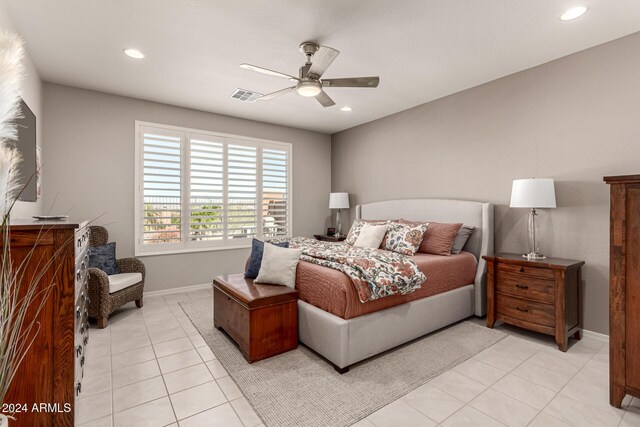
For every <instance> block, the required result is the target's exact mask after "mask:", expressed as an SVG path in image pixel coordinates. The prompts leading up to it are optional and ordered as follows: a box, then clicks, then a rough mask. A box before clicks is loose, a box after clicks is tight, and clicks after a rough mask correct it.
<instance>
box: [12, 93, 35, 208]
mask: <svg viewBox="0 0 640 427" xmlns="http://www.w3.org/2000/svg"><path fill="white" fill-rule="evenodd" d="M20 110H21V114H20V117H19V118H18V119H16V121H15V123H16V126H17V128H18V140H17V141H11V143H12V144H13V145H14V146H15V147H16V149H17V150H18V151H19V152H20V154H21V156H22V162H21V163H20V179H21V182H22V185H23V186H25V185H26V187H25V188H24V190H23V191H22V194H20V197H19V200H22V201H25V202H35V201H37V200H38V178H39V177H38V176H36V171H37V163H38V159H37V153H36V152H37V148H36V116H35V115H34V114H33V111H31V109H30V108H29V106H28V105H27V104H26V103H25V102H24V100H21V101H20Z"/></svg>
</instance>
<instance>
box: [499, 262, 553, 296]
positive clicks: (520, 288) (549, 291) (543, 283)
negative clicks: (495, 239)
mask: <svg viewBox="0 0 640 427" xmlns="http://www.w3.org/2000/svg"><path fill="white" fill-rule="evenodd" d="M500 265H502V264H500ZM496 276H497V277H496V292H499V293H502V294H507V295H511V296H514V297H518V298H525V299H531V300H535V301H541V302H546V303H551V304H553V302H554V301H555V281H553V280H550V279H541V278H539V277H534V276H531V277H523V276H522V275H520V274H515V273H507V272H504V271H501V270H500V269H499V270H498V273H497V275H496ZM523 278H524V279H525V280H523Z"/></svg>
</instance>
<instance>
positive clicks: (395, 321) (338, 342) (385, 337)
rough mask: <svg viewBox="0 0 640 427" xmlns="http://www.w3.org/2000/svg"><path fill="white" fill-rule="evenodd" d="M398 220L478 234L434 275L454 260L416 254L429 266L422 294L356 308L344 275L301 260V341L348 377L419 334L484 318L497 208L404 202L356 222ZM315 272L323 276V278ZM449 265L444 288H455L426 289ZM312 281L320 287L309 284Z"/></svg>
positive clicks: (379, 207)
mask: <svg viewBox="0 0 640 427" xmlns="http://www.w3.org/2000/svg"><path fill="white" fill-rule="evenodd" d="M397 218H403V219H406V220H410V221H436V222H449V223H451V222H462V223H464V224H465V225H469V226H473V227H475V231H474V233H473V234H472V235H471V237H470V238H469V240H468V241H467V243H466V245H465V247H464V250H463V252H462V253H461V254H460V255H453V256H452V257H456V258H452V259H449V260H441V261H444V264H443V265H445V266H446V267H442V268H441V270H442V271H439V272H438V271H436V270H437V265H436V264H437V263H438V262H440V260H438V258H440V259H442V258H449V257H441V256H438V255H427V254H417V255H416V256H415V257H414V261H416V263H417V264H418V265H419V266H420V263H424V265H425V266H426V267H425V268H427V269H430V271H427V272H426V275H427V282H425V285H424V286H423V287H422V288H421V289H419V290H417V291H416V292H414V293H413V294H407V295H402V296H390V297H385V298H381V299H380V300H376V301H369V302H367V303H359V301H358V302H357V303H356V302H354V301H356V300H355V299H354V298H355V296H349V295H348V293H349V290H348V288H345V287H344V286H343V285H341V284H340V281H344V280H345V279H346V280H349V279H348V277H347V276H346V275H344V273H341V272H339V271H335V270H330V269H327V268H325V267H320V266H315V265H311V264H309V265H306V264H307V263H301V265H300V266H299V269H300V271H299V274H298V279H297V284H296V288H297V289H298V292H299V293H300V294H301V298H300V299H299V300H298V329H299V330H298V334H299V340H300V342H302V343H303V344H305V345H306V346H307V347H310V348H311V349H313V350H314V351H316V352H317V353H319V354H320V355H322V356H323V357H324V358H326V359H327V360H328V361H330V362H331V363H332V364H333V365H334V367H335V368H336V370H337V371H338V372H340V373H345V372H347V371H348V369H349V366H351V365H353V364H355V363H357V362H360V361H362V360H364V359H367V358H369V357H371V356H374V355H376V354H379V353H381V352H383V351H386V350H389V349H391V348H393V347H396V346H398V345H401V344H404V343H406V342H408V341H411V340H413V339H416V338H418V337H421V336H422V335H425V334H428V333H430V332H433V331H435V330H437V329H440V328H442V327H445V326H447V325H450V324H452V323H455V322H457V321H460V320H462V319H465V318H467V317H470V316H473V315H476V316H483V315H484V314H485V285H486V272H485V270H486V263H485V261H484V260H483V259H482V256H483V255H492V254H493V205H492V204H490V203H482V202H475V201H464V200H446V199H405V200H391V201H383V202H376V203H369V204H365V205H359V206H357V207H356V219H397ZM456 263H457V264H456ZM434 265H436V267H434ZM456 266H457V267H456ZM317 268H321V269H324V270H325V271H324V272H323V273H322V274H318V270H317ZM449 268H454V269H456V270H455V271H453V270H452V271H451V272H450V273H449V274H450V275H453V276H455V280H446V281H442V283H445V282H446V283H455V286H451V289H433V287H430V286H429V284H430V282H429V278H430V277H434V278H436V277H439V276H440V275H442V274H445V275H446V274H447V269H449ZM470 269H474V270H472V271H469V270H470ZM432 272H433V274H432ZM309 275H311V276H312V277H309ZM314 281H315V282H318V281H322V282H323V283H321V286H309V283H315V282H314ZM460 281H462V282H460ZM464 282H468V283H464ZM316 285H317V283H316ZM331 292H334V293H346V294H345V295H338V296H337V297H336V295H333V296H332V297H331V298H328V295H327V293H331ZM329 301H330V302H329ZM323 304H324V305H323Z"/></svg>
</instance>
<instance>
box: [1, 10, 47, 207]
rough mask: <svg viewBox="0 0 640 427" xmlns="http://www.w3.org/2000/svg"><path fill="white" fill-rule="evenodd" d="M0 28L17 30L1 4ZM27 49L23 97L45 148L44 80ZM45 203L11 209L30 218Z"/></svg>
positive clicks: (42, 146) (22, 203)
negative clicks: (43, 132)
mask: <svg viewBox="0 0 640 427" xmlns="http://www.w3.org/2000/svg"><path fill="white" fill-rule="evenodd" d="M0 29H5V30H11V31H15V28H14V27H13V23H12V22H11V17H10V16H9V14H8V12H7V11H6V10H4V9H3V6H2V5H0ZM25 48H26V51H27V57H26V58H25V61H24V66H25V79H24V81H23V83H22V98H23V99H24V102H26V103H27V105H28V106H29V108H31V111H33V114H35V116H36V141H37V144H38V145H39V146H40V147H41V148H42V149H43V150H44V149H45V148H44V144H43V143H42V125H43V123H44V121H43V118H44V117H43V115H42V111H43V110H42V81H41V80H40V77H39V76H38V72H37V71H36V68H35V67H34V65H33V63H32V62H31V58H29V55H28V53H29V46H25ZM42 209H43V203H42V199H40V200H38V201H37V202H16V204H15V206H14V207H13V210H12V211H11V217H12V218H29V217H31V215H38V214H41V213H42Z"/></svg>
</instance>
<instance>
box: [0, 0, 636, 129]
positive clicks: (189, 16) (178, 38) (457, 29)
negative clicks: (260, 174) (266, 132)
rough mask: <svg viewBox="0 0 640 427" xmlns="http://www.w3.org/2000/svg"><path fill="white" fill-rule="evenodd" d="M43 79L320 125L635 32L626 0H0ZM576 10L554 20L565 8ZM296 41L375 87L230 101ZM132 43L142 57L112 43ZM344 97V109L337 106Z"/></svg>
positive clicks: (283, 59)
mask: <svg viewBox="0 0 640 427" xmlns="http://www.w3.org/2000/svg"><path fill="white" fill-rule="evenodd" d="M2 2H4V3H5V4H6V5H7V6H8V9H9V13H10V14H11V17H12V19H13V21H14V23H15V26H16V27H17V29H18V30H19V31H20V32H21V33H22V35H23V36H24V38H25V40H26V42H27V48H28V51H29V53H30V55H31V57H32V59H33V60H34V62H35V64H36V67H37V69H38V71H39V73H40V74H41V77H42V78H43V79H44V80H45V81H50V82H55V83H62V84H67V85H72V86H78V87H83V88H89V89H95V90H99V91H104V92H111V93H115V94H120V95H126V96H131V97H135V98H142V99H148V100H153V101H158V102H164V103H168V104H174V105H179V106H184V107H190V108H195V109H199V110H205V111H211V112H215V113H220V114H227V115H232V116H238V117H243V118H248V119H253V120H259V121H265V122H270V123H277V124H283V125H288V126H294V127H298V128H304V129H311V130H316V131H320V132H325V133H333V132H337V131H340V130H343V129H347V128H349V127H352V126H356V125H358V124H361V123H365V122H368V121H371V120H375V119H377V118H380V117H384V116H387V115H389V114H393V113H395V112H398V111H401V110H405V109H407V108H410V107H413V106H415V105H419V104H422V103H425V102H428V101H431V100H434V99H437V98H440V97H443V96H446V95H449V94H451V93H455V92H458V91H461V90H463V89H466V88H469V87H473V86H477V85H479V84H482V83H485V82H487V81H490V80H494V79H496V78H499V77H501V76H505V75H508V74H511V73H514V72H517V71H521V70H524V69H527V68H530V67H533V66H536V65H539V64H542V63H544V62H548V61H550V60H553V59H555V58H559V57H562V56H565V55H568V54H571V53H573V52H577V51H580V50H583V49H586V48H589V47H591V46H595V45H598V44H601V43H604V42H607V41H609V40H613V39H616V38H619V37H622V36H624V35H627V34H631V33H633V32H636V31H640V2H639V1H637V0H482V1H479V0H387V1H384V0H350V1H345V0H315V1H309V0H277V1H276V0H271V1H267V0H253V1H243V0H241V1H239V0H128V1H127V0H107V1H105V0H56V1H51V0H29V1H25V0H0V3H2ZM576 4H583V5H586V6H588V7H589V8H590V10H589V12H588V13H587V14H586V15H584V16H583V17H581V18H579V19H577V20H575V21H569V22H562V21H560V20H559V16H560V14H561V13H562V12H563V11H564V10H565V9H567V8H568V7H570V6H575V5H576ZM305 40H312V41H316V42H318V43H319V44H322V45H327V46H331V47H333V48H335V49H338V50H339V51H341V54H340V56H338V58H337V59H336V61H335V62H334V63H333V65H332V66H331V67H330V68H329V70H328V71H327V72H326V74H325V76H324V77H326V78H332V77H351V76H369V75H379V76H380V79H381V82H380V86H379V87H378V88H377V89H349V88H327V89H326V92H327V93H328V94H329V95H330V96H331V97H332V98H333V99H334V100H335V102H336V106H334V107H331V108H322V107H321V106H320V104H318V103H317V102H316V101H315V100H314V99H308V98H302V97H300V96H299V95H297V94H295V93H291V94H288V95H285V96H283V97H281V98H278V99H274V100H271V101H265V102H256V103H243V102H240V101H237V100H235V99H232V98H230V95H231V93H232V92H233V91H234V89H235V88H243V89H249V90H254V91H258V92H261V93H269V92H272V91H275V90H278V89H281V88H284V87H287V86H290V84H289V82H288V81H287V80H285V79H279V78H276V77H271V76H267V75H261V74H258V73H255V72H251V71H248V70H244V69H241V68H240V67H239V66H238V65H239V64H240V63H242V62H248V63H251V64H255V65H260V66H263V67H266V68H271V69H274V70H278V71H282V72H284V73H288V74H293V75H296V73H297V70H298V67H300V66H301V65H302V64H303V62H304V56H303V55H302V54H301V53H300V52H299V51H298V45H299V44H300V43H301V42H302V41H305ZM125 47H135V48H138V49H140V50H141V51H143V52H144V53H145V54H146V55H147V57H146V59H144V60H141V61H140V60H134V59H131V58H128V57H126V56H125V55H123V53H122V49H123V48H125ZM343 105H350V106H352V107H353V111H352V112H349V113H344V112H341V111H340V110H339V108H340V107H341V106H343Z"/></svg>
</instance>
